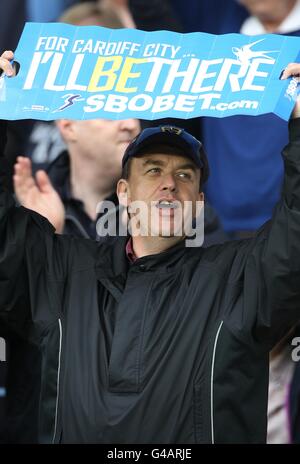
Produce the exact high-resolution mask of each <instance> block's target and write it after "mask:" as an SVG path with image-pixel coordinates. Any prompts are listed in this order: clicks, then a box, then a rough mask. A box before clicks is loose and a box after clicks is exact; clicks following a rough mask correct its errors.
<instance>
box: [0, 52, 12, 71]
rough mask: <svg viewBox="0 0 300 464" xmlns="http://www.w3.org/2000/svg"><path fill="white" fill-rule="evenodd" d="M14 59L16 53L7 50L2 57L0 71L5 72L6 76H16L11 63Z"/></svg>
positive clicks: (0, 58)
mask: <svg viewBox="0 0 300 464" xmlns="http://www.w3.org/2000/svg"><path fill="white" fill-rule="evenodd" d="M13 59H14V53H13V52H12V51H11V50H6V51H5V52H3V53H2V55H1V56H0V70H1V71H4V72H5V74H6V75H7V76H9V77H13V76H15V75H16V72H15V69H14V67H13V66H12V64H11V61H12V60H13Z"/></svg>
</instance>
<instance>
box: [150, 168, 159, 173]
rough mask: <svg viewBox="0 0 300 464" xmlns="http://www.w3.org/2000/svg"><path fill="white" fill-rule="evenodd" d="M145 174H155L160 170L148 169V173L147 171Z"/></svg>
mask: <svg viewBox="0 0 300 464" xmlns="http://www.w3.org/2000/svg"><path fill="white" fill-rule="evenodd" d="M147 172H150V173H151V174H152V173H153V174H156V173H158V172H160V168H151V169H149V171H147Z"/></svg>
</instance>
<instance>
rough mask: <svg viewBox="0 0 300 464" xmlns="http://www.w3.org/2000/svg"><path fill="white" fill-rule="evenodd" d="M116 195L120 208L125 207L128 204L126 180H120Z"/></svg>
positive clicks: (128, 194)
mask: <svg viewBox="0 0 300 464" xmlns="http://www.w3.org/2000/svg"><path fill="white" fill-rule="evenodd" d="M117 195H118V199H119V203H120V205H122V206H125V208H127V206H128V205H129V203H130V188H129V184H128V182H127V180H126V179H120V180H119V181H118V184H117Z"/></svg>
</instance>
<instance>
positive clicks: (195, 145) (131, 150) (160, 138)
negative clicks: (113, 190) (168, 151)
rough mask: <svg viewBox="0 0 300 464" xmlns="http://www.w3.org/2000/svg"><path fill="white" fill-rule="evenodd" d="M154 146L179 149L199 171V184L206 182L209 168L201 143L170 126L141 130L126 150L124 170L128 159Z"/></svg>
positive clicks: (179, 129)
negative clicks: (200, 172) (200, 173)
mask: <svg viewBox="0 0 300 464" xmlns="http://www.w3.org/2000/svg"><path fill="white" fill-rule="evenodd" d="M155 145H167V146H171V147H172V146H173V147H176V148H179V149H180V150H181V151H182V152H183V153H184V155H185V156H186V157H187V158H190V159H191V160H192V161H193V162H194V163H195V165H196V166H197V167H198V168H199V169H201V171H202V175H201V184H202V183H203V182H205V181H206V180H207V178H208V176H209V167H208V161H207V157H206V154H205V151H204V149H203V145H202V143H201V142H200V141H199V140H197V139H196V138H195V137H194V136H193V135H191V134H190V133H189V132H187V131H186V130H185V129H182V128H180V127H176V126H171V125H165V126H156V127H148V128H147V129H144V130H142V132H140V134H139V135H137V137H135V138H134V139H133V140H132V142H131V143H130V144H129V145H128V147H127V148H126V150H125V153H124V156H123V160H122V167H123V168H124V166H125V165H126V163H127V161H128V160H129V159H130V158H132V157H138V156H142V155H143V154H144V152H145V150H146V149H147V148H149V147H151V146H155Z"/></svg>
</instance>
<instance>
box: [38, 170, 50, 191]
mask: <svg viewBox="0 0 300 464" xmlns="http://www.w3.org/2000/svg"><path fill="white" fill-rule="evenodd" d="M35 178H36V183H37V186H38V188H39V189H40V191H41V192H43V193H48V192H50V191H51V190H53V187H52V184H51V181H50V179H49V177H48V174H47V173H46V172H45V171H43V170H39V171H37V173H36V176H35Z"/></svg>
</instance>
